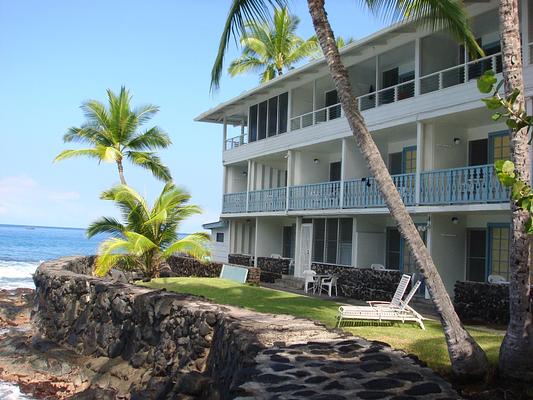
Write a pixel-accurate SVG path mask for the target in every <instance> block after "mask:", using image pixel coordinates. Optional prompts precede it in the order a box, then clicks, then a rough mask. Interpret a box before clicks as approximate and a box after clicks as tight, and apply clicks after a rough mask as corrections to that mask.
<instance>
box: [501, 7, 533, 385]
mask: <svg viewBox="0 0 533 400" xmlns="http://www.w3.org/2000/svg"><path fill="white" fill-rule="evenodd" d="M518 6H519V4H518V1H517V0H501V1H500V6H499V16H500V18H499V19H500V32H501V34H500V41H501V48H502V70H503V81H504V88H505V94H506V96H509V95H510V94H511V93H512V92H513V91H514V90H515V89H518V91H519V94H518V97H517V98H516V101H515V102H514V106H515V109H516V110H525V109H526V104H525V99H524V78H523V73H522V72H523V66H522V46H521V40H520V20H519V14H518V10H519V8H518ZM510 134H511V161H512V162H513V163H514V166H515V174H516V177H517V178H518V179H519V180H521V181H522V182H530V178H531V177H530V171H531V159H530V154H529V145H528V139H529V138H528V136H529V135H528V129H527V128H523V129H519V130H513V129H511V130H510ZM511 211H512V230H511V249H510V255H509V258H510V268H511V271H510V272H511V274H510V284H509V310H510V320H509V325H508V327H507V332H506V334H505V338H504V340H503V343H502V346H501V348H500V359H499V369H500V372H501V373H502V375H503V376H507V377H511V378H518V379H525V380H529V381H531V380H533V314H532V310H531V302H530V290H531V289H530V274H529V265H530V263H529V261H530V237H529V235H528V233H527V227H526V223H527V221H528V219H529V213H528V211H526V210H523V209H522V208H520V207H519V206H518V205H517V203H516V202H515V201H511Z"/></svg>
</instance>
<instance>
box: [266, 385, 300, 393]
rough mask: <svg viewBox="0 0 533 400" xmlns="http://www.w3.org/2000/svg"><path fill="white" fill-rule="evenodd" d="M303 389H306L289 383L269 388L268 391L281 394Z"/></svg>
mask: <svg viewBox="0 0 533 400" xmlns="http://www.w3.org/2000/svg"><path fill="white" fill-rule="evenodd" d="M301 389H305V386H304V385H296V384H294V383H288V384H287V385H281V386H271V387H269V388H267V391H269V392H273V393H280V392H292V391H294V390H301Z"/></svg>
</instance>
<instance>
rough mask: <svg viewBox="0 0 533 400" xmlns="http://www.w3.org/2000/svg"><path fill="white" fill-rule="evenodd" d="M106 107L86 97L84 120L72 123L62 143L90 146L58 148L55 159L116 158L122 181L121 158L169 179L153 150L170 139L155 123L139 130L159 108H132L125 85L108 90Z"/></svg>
mask: <svg viewBox="0 0 533 400" xmlns="http://www.w3.org/2000/svg"><path fill="white" fill-rule="evenodd" d="M107 98H108V103H109V105H108V107H106V106H105V105H104V104H102V103H101V102H99V101H96V100H89V101H87V102H85V103H83V105H82V106H81V109H82V110H83V112H84V114H85V118H86V122H85V123H84V124H83V125H81V126H80V127H72V128H70V129H69V130H68V132H67V133H66V134H65V135H64V136H63V141H64V142H65V143H70V142H77V143H83V144H87V145H89V146H90V147H88V148H84V149H76V150H65V151H63V152H61V153H60V154H59V155H58V156H57V157H56V158H55V159H54V162H57V161H61V160H64V159H67V158H72V157H82V156H85V157H91V158H96V159H97V160H98V161H99V162H101V161H104V162H115V163H116V164H117V169H118V175H119V178H120V182H121V183H122V184H123V185H125V184H126V179H125V177H124V165H123V161H124V159H127V160H129V161H130V162H131V163H132V164H134V165H138V166H140V167H142V168H146V169H148V170H150V171H151V172H152V174H153V175H154V176H155V177H156V178H158V179H161V180H164V181H169V180H171V179H172V178H171V175H170V171H169V169H168V168H167V167H165V166H164V165H163V164H162V163H161V160H160V158H159V157H158V156H157V155H156V154H155V153H154V152H153V151H152V150H155V149H163V148H166V147H168V146H169V145H170V144H172V142H171V141H170V138H169V137H168V135H167V134H166V133H165V132H163V131H162V130H161V129H160V128H158V127H157V126H153V127H151V128H149V129H146V130H143V131H140V128H141V126H142V125H143V124H145V123H146V122H148V121H149V120H150V119H151V118H152V117H153V116H154V115H155V114H156V113H157V112H158V111H159V108H158V107H157V106H154V105H151V104H150V105H144V106H141V107H137V108H134V109H132V108H131V104H130V103H131V96H130V94H129V92H128V90H126V88H125V87H121V88H120V93H119V94H118V95H116V94H115V93H113V92H112V91H111V90H110V89H108V90H107Z"/></svg>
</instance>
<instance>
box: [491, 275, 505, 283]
mask: <svg viewBox="0 0 533 400" xmlns="http://www.w3.org/2000/svg"><path fill="white" fill-rule="evenodd" d="M488 281H489V283H507V279H505V278H504V277H503V276H501V275H489V278H488Z"/></svg>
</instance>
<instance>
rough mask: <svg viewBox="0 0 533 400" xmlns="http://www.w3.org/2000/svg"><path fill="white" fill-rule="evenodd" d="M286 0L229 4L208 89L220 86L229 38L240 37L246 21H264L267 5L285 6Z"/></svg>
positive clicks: (258, 0)
mask: <svg viewBox="0 0 533 400" xmlns="http://www.w3.org/2000/svg"><path fill="white" fill-rule="evenodd" d="M286 3H287V0H233V1H232V3H231V6H230V10H229V13H228V16H227V18H226V22H225V24H224V28H223V30H222V35H221V36H220V42H219V47H218V52H217V56H216V58H215V62H214V63H213V68H212V70H211V86H210V90H211V91H213V90H216V89H217V88H218V87H219V86H220V78H221V77H222V71H223V68H224V58H225V56H226V51H227V49H228V44H229V42H230V39H231V38H232V37H233V38H238V37H240V36H241V35H242V34H243V33H244V31H245V23H246V21H257V22H265V21H268V20H269V19H270V17H269V6H271V7H275V6H278V7H281V8H283V7H285V6H286Z"/></svg>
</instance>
